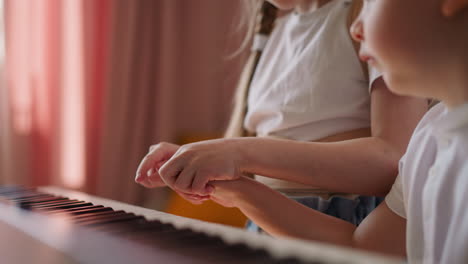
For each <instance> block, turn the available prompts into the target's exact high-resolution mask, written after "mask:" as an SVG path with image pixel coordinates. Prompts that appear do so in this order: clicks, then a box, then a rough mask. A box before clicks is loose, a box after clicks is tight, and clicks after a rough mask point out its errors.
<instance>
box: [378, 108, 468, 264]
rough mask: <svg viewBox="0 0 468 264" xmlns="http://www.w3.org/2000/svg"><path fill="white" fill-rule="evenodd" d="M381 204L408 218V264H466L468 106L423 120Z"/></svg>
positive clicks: (440, 110)
mask: <svg viewBox="0 0 468 264" xmlns="http://www.w3.org/2000/svg"><path fill="white" fill-rule="evenodd" d="M399 172H400V175H399V176H398V178H397V180H396V181H395V183H394V185H393V187H392V190H391V191H390V193H389V194H388V195H387V197H386V199H385V201H386V203H387V205H388V207H389V208H390V209H391V210H392V211H394V212H395V213H396V214H398V215H400V216H401V217H403V218H406V219H407V230H406V234H407V236H406V240H407V252H408V260H409V261H410V263H413V262H416V263H419V262H422V263H429V264H430V263H457V264H458V263H468V206H467V203H466V202H467V201H468V104H465V105H463V106H460V107H457V108H456V109H453V110H450V111H448V110H447V109H446V108H445V107H444V106H443V105H442V104H439V105H436V106H435V107H433V108H432V109H431V111H429V112H428V113H427V114H426V115H425V117H424V118H423V119H422V120H421V122H420V123H419V125H418V127H417V128H416V130H415V132H414V134H413V136H412V138H411V141H410V143H409V145H408V149H407V152H406V154H405V156H404V157H403V158H402V159H401V161H400V168H399Z"/></svg>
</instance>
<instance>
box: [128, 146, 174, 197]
mask: <svg viewBox="0 0 468 264" xmlns="http://www.w3.org/2000/svg"><path fill="white" fill-rule="evenodd" d="M179 147H180V146H179V145H175V144H171V143H166V142H161V143H159V144H156V145H152V146H151V147H150V149H149V152H148V154H146V156H145V157H144V158H143V160H142V161H141V162H140V165H139V166H138V169H137V172H136V176H135V182H137V183H139V184H141V185H143V186H145V187H147V188H154V187H160V186H164V185H165V183H164V182H163V181H162V180H161V177H160V175H159V172H158V171H159V169H160V168H161V166H163V164H164V163H165V162H166V161H167V160H168V159H170V158H171V157H172V155H174V153H176V151H177V150H178V149H179Z"/></svg>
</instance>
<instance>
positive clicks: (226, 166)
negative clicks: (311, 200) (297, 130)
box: [137, 80, 427, 196]
mask: <svg viewBox="0 0 468 264" xmlns="http://www.w3.org/2000/svg"><path fill="white" fill-rule="evenodd" d="M371 101H372V105H371V126H372V136H371V137H367V138H359V139H353V140H344V141H340V142H333V143H316V142H299V141H292V140H278V139H271V138H233V139H221V140H210V141H204V142H199V143H194V144H188V145H184V146H182V147H180V148H179V149H178V150H177V152H176V153H175V154H174V153H171V155H170V156H171V158H170V159H169V161H168V162H167V163H166V164H164V165H163V166H162V167H161V169H160V170H159V172H160V173H161V175H162V177H163V180H164V181H165V183H166V184H168V185H169V186H170V187H171V188H173V189H175V190H178V191H180V192H186V193H190V192H192V193H198V194H206V193H207V186H206V184H207V182H208V181H211V180H227V179H236V178H239V177H240V176H241V175H243V173H252V174H258V175H262V176H267V177H271V178H277V179H283V180H287V181H294V182H299V183H304V184H308V185H311V186H315V187H320V188H324V189H328V190H330V191H334V192H345V193H357V194H365V195H377V196H379V195H385V194H386V193H387V192H388V191H389V189H390V187H391V184H392V183H393V181H394V180H395V176H396V175H397V168H398V161H399V159H400V158H401V156H402V155H403V153H404V152H405V150H406V145H407V143H408V141H409V138H410V136H411V134H412V132H413V130H414V128H415V127H416V125H417V123H418V122H419V119H420V118H421V117H422V115H423V114H424V113H425V112H426V110H427V103H426V101H425V100H423V99H414V98H410V97H402V96H397V95H395V94H393V93H391V92H390V91H388V89H387V87H386V86H385V84H384V82H383V81H382V80H377V81H375V82H374V85H373V89H372V100H371ZM172 154H174V155H173V156H172ZM156 156H164V155H162V154H161V155H160V154H157V155H156ZM150 160H153V159H151V158H150ZM153 162H154V161H153ZM142 176H143V177H144V178H143V179H142V181H144V180H145V174H144V173H143V174H142ZM153 177H155V178H158V179H159V173H154V174H153ZM137 181H138V180H137Z"/></svg>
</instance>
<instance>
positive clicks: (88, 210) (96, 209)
mask: <svg viewBox="0 0 468 264" xmlns="http://www.w3.org/2000/svg"><path fill="white" fill-rule="evenodd" d="M108 211H113V210H112V208H110V207H104V206H102V205H92V206H85V207H80V208H69V209H66V210H62V211H60V212H57V211H51V212H48V213H49V214H53V215H65V216H69V217H74V216H80V215H88V214H94V213H100V212H108Z"/></svg>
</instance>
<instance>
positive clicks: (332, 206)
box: [246, 196, 384, 232]
mask: <svg viewBox="0 0 468 264" xmlns="http://www.w3.org/2000/svg"><path fill="white" fill-rule="evenodd" d="M291 199H293V200H295V201H297V202H299V203H300V204H303V205H305V206H307V207H309V208H312V209H314V210H317V211H320V212H322V213H325V214H327V215H331V216H334V217H337V218H340V219H342V220H345V221H348V222H350V223H352V224H354V225H359V224H360V223H361V222H362V220H364V218H365V217H366V216H367V215H368V214H369V213H370V212H371V211H372V210H373V209H375V208H376V207H377V206H378V205H379V204H380V203H381V202H382V201H383V200H384V198H383V197H374V196H359V197H357V198H356V199H354V200H351V199H348V198H344V197H340V196H333V197H331V198H330V199H323V198H321V197H318V196H311V197H293V198H291ZM246 228H247V230H249V231H253V232H262V230H261V228H260V227H259V226H257V225H256V224H255V223H254V222H252V221H248V223H247V226H246Z"/></svg>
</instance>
